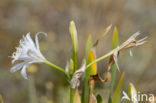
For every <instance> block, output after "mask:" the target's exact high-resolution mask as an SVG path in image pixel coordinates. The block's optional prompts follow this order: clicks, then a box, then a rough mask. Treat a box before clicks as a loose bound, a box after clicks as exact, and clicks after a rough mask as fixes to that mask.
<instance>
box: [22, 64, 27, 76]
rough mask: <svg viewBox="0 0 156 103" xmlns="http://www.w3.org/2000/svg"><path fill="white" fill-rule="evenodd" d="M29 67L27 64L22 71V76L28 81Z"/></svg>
mask: <svg viewBox="0 0 156 103" xmlns="http://www.w3.org/2000/svg"><path fill="white" fill-rule="evenodd" d="M27 67H28V64H25V65H24V66H23V68H22V70H21V75H22V76H23V77H24V79H27V73H26V68H27Z"/></svg>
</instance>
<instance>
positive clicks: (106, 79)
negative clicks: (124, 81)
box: [91, 72, 112, 82]
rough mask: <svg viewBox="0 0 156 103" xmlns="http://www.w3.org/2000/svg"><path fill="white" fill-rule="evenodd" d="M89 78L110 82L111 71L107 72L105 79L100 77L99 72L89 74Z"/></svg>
mask: <svg viewBox="0 0 156 103" xmlns="http://www.w3.org/2000/svg"><path fill="white" fill-rule="evenodd" d="M91 80H95V81H100V82H110V81H111V80H112V77H111V73H110V72H107V73H106V75H105V79H102V78H101V76H100V75H99V74H97V75H93V76H91Z"/></svg>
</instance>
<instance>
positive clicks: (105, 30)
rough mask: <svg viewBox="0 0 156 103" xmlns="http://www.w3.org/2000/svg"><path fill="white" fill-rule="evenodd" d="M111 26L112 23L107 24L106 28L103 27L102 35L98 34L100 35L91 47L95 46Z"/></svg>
mask: <svg viewBox="0 0 156 103" xmlns="http://www.w3.org/2000/svg"><path fill="white" fill-rule="evenodd" d="M111 27H112V24H111V25H109V26H108V27H107V28H105V29H104V31H103V32H102V36H101V35H100V37H99V38H98V39H97V40H96V42H95V43H94V44H93V47H96V46H97V45H98V43H99V41H100V39H101V38H102V37H104V36H106V35H107V34H108V32H109V31H110V29H111Z"/></svg>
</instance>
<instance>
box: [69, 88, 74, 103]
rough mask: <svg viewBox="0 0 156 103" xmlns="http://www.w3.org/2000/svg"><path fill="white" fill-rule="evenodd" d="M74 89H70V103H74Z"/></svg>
mask: <svg viewBox="0 0 156 103" xmlns="http://www.w3.org/2000/svg"><path fill="white" fill-rule="evenodd" d="M74 94H75V88H70V103H74Z"/></svg>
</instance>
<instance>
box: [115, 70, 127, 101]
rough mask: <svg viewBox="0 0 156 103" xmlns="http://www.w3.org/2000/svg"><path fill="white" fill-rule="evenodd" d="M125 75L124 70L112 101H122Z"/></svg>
mask: <svg viewBox="0 0 156 103" xmlns="http://www.w3.org/2000/svg"><path fill="white" fill-rule="evenodd" d="M124 75H125V73H124V72H123V73H122V75H121V78H120V80H119V83H118V85H117V88H116V89H115V92H114V95H113V99H112V103H120V94H121V86H122V81H123V78H124Z"/></svg>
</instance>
